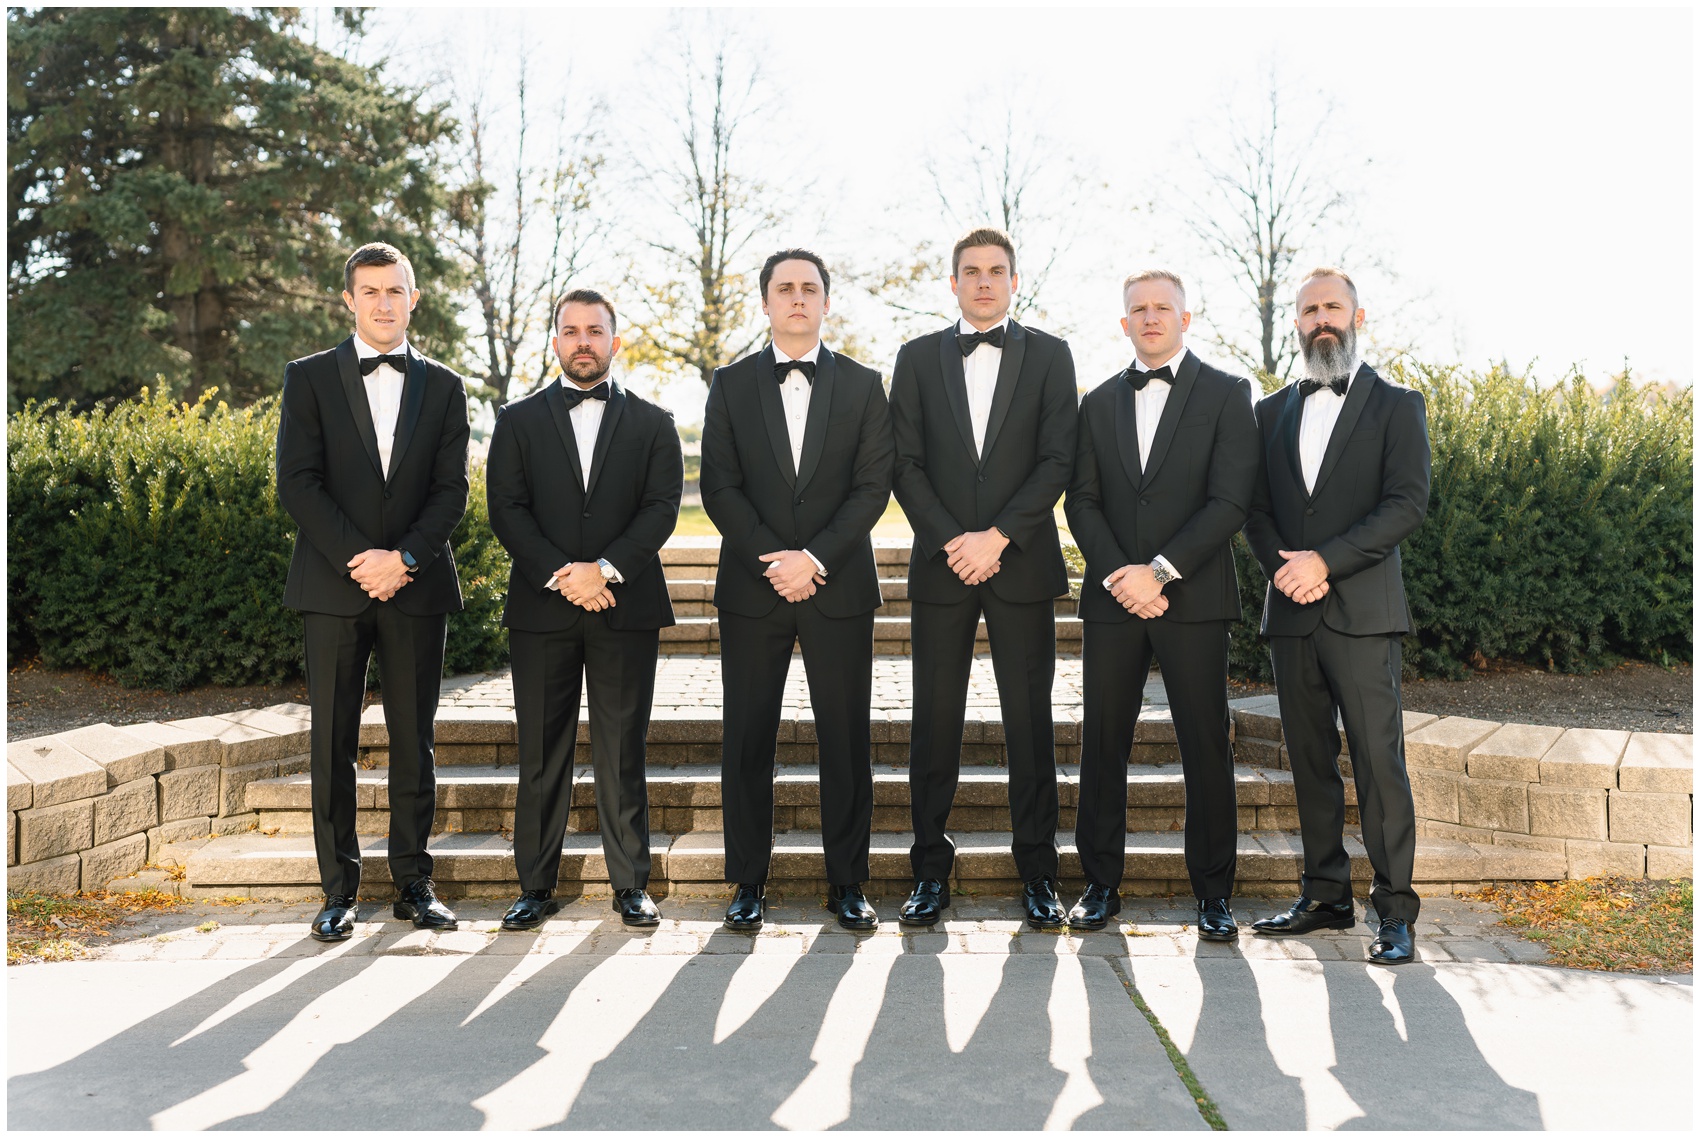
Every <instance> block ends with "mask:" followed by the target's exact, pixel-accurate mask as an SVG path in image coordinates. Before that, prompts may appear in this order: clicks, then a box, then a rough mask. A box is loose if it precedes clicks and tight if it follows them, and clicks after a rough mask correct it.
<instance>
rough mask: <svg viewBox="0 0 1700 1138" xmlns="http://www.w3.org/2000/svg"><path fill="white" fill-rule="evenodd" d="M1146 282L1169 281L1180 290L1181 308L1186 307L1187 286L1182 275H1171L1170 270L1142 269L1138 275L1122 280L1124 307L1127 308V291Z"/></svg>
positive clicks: (1132, 274) (1128, 276) (1131, 275)
mask: <svg viewBox="0 0 1700 1138" xmlns="http://www.w3.org/2000/svg"><path fill="white" fill-rule="evenodd" d="M1146 281H1168V282H1169V283H1170V284H1172V285H1174V286H1175V288H1176V289H1177V290H1179V292H1180V294H1181V307H1182V308H1185V307H1186V285H1184V284H1182V283H1181V278H1180V274H1178V273H1171V272H1170V271H1169V270H1168V269H1141V270H1139V271H1138V272H1137V273H1129V274H1128V275H1127V276H1126V277H1125V278H1124V279H1123V280H1122V307H1124V308H1125V307H1127V290H1128V289H1130V288H1132V287H1133V286H1134V285H1136V284H1143V283H1145V282H1146Z"/></svg>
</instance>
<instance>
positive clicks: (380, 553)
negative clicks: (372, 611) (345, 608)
mask: <svg viewBox="0 0 1700 1138" xmlns="http://www.w3.org/2000/svg"><path fill="white" fill-rule="evenodd" d="M348 575H349V576H350V577H353V578H354V583H355V584H356V585H359V586H360V587H361V588H362V589H364V590H366V595H367V596H369V597H371V598H372V599H373V600H375V601H387V600H389V599H390V598H391V597H393V596H395V595H396V593H397V592H399V591H400V590H401V587H402V586H403V585H405V584H407V583H409V582H410V581H412V580H413V578H412V577H410V576H408V573H407V566H406V565H404V564H403V563H402V560H401V553H400V552H398V551H397V550H394V549H368V550H365V551H364V552H361V553H356V554H355V555H354V556H353V557H352V558H350V559H349V562H348Z"/></svg>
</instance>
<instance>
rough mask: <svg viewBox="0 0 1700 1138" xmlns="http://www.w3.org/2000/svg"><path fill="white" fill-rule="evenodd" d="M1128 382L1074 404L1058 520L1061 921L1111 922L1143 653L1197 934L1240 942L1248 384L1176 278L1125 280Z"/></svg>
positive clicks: (1097, 925)
mask: <svg viewBox="0 0 1700 1138" xmlns="http://www.w3.org/2000/svg"><path fill="white" fill-rule="evenodd" d="M1122 301H1123V307H1124V311H1125V312H1126V313H1127V315H1126V316H1124V317H1122V331H1123V332H1125V333H1126V334H1127V337H1128V338H1129V339H1130V340H1132V341H1133V348H1134V360H1133V363H1131V364H1129V365H1128V367H1127V369H1126V370H1125V371H1121V372H1118V373H1117V374H1115V375H1113V376H1111V377H1110V379H1109V380H1108V381H1107V382H1105V383H1102V384H1100V385H1099V386H1098V387H1097V388H1096V389H1094V390H1093V391H1091V392H1089V393H1088V394H1087V396H1086V398H1085V400H1083V401H1082V402H1081V405H1080V445H1079V448H1078V449H1077V450H1076V451H1075V459H1074V481H1073V483H1072V484H1071V485H1070V486H1069V491H1068V502H1067V505H1066V509H1067V512H1068V524H1069V529H1070V531H1071V532H1072V533H1073V534H1074V539H1075V540H1076V541H1077V542H1079V543H1080V549H1081V552H1083V553H1084V554H1085V555H1086V581H1085V584H1084V585H1083V586H1082V588H1081V593H1080V619H1081V621H1082V622H1083V623H1084V625H1085V628H1084V630H1083V631H1084V634H1085V646H1084V659H1083V661H1082V663H1083V668H1084V676H1083V680H1084V688H1085V691H1084V696H1085V708H1084V712H1085V719H1084V721H1083V722H1082V724H1081V740H1080V743H1081V747H1080V809H1079V813H1078V815H1077V821H1076V825H1075V831H1074V833H1075V844H1076V845H1077V846H1078V847H1079V849H1080V864H1081V866H1082V868H1083V869H1084V870H1085V871H1086V881H1087V884H1086V891H1085V892H1084V893H1083V894H1082V895H1081V898H1080V901H1079V902H1078V903H1077V904H1076V905H1075V906H1074V908H1073V909H1072V910H1071V911H1070V912H1069V924H1070V925H1072V926H1073V927H1075V928H1081V929H1101V928H1103V927H1104V926H1105V925H1106V924H1107V923H1108V921H1109V918H1111V917H1113V916H1115V915H1116V913H1118V912H1120V911H1121V896H1120V894H1119V893H1118V892H1117V889H1118V887H1119V886H1120V884H1121V879H1122V871H1123V868H1124V862H1125V860H1126V858H1125V855H1126V849H1127V760H1128V755H1129V753H1130V752H1131V751H1132V749H1133V732H1134V725H1135V723H1136V722H1137V721H1138V718H1139V707H1140V697H1141V693H1142V692H1143V691H1144V690H1145V680H1146V677H1147V675H1148V674H1149V673H1150V670H1151V661H1152V659H1153V657H1155V659H1156V661H1157V665H1158V666H1159V667H1160V668H1161V669H1162V670H1163V687H1164V690H1165V691H1166V692H1167V693H1168V697H1169V707H1170V709H1171V710H1172V711H1173V713H1174V724H1175V736H1176V739H1177V741H1178V742H1179V744H1180V751H1181V768H1182V772H1183V775H1184V778H1185V780H1186V864H1187V873H1188V875H1189V876H1190V877H1191V878H1192V891H1193V895H1194V897H1196V898H1197V900H1198V935H1199V936H1200V937H1202V938H1204V939H1205V940H1232V939H1233V938H1234V937H1236V936H1238V935H1239V929H1238V927H1237V926H1236V925H1235V924H1234V917H1233V913H1232V911H1231V910H1230V909H1229V905H1228V898H1229V897H1230V896H1231V895H1232V894H1233V891H1234V853H1235V843H1236V838H1237V832H1238V826H1237V824H1236V822H1237V819H1236V817H1235V810H1234V755H1233V749H1232V745H1231V744H1230V742H1229V738H1228V624H1229V622H1230V621H1234V620H1238V619H1239V616H1240V591H1239V582H1238V579H1237V578H1236V576H1235V574H1234V554H1233V550H1232V548H1231V547H1230V546H1229V544H1228V543H1229V541H1230V540H1231V539H1232V538H1233V536H1234V534H1235V533H1237V532H1238V531H1239V528H1240V526H1241V525H1243V524H1244V523H1245V518H1246V511H1247V510H1248V509H1249V508H1250V506H1251V495H1252V487H1253V486H1254V485H1255V484H1256V482H1257V474H1258V465H1259V449H1258V438H1257V423H1256V421H1255V420H1254V419H1253V417H1252V409H1251V383H1250V381H1249V380H1245V379H1241V378H1239V377H1238V376H1232V375H1229V374H1227V373H1226V372H1223V371H1218V370H1217V369H1215V368H1213V367H1211V366H1210V365H1209V364H1207V363H1204V362H1203V361H1202V360H1200V359H1199V358H1198V357H1197V356H1196V355H1194V354H1192V353H1191V352H1189V351H1187V349H1186V346H1185V345H1184V343H1183V342H1182V337H1183V334H1184V333H1185V331H1186V329H1187V326H1188V325H1189V324H1190V323H1191V322H1192V314H1191V313H1190V312H1188V311H1187V310H1186V289H1185V287H1184V286H1183V285H1182V284H1181V280H1180V278H1179V277H1177V276H1175V275H1174V274H1173V273H1169V272H1165V271H1162V270H1151V271H1148V272H1144V273H1135V274H1134V275H1132V276H1130V277H1128V278H1127V280H1126V281H1124V282H1123V284H1122Z"/></svg>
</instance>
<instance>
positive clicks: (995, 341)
mask: <svg viewBox="0 0 1700 1138" xmlns="http://www.w3.org/2000/svg"><path fill="white" fill-rule="evenodd" d="M1003 329H1004V326H1003V325H1002V324H999V325H998V326H997V327H996V328H988V329H986V330H985V331H984V332H958V333H957V334H956V346H957V347H959V348H961V349H962V354H963V355H965V356H971V355H973V354H974V349H975V348H978V347H979V346H980V345H981V344H990V345H991V346H992V347H994V348H997V349H998V350H999V351H1002V350H1003Z"/></svg>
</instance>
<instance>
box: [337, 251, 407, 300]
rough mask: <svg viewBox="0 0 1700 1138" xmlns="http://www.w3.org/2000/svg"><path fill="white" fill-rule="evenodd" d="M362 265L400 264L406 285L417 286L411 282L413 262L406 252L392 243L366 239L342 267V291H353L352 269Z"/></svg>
mask: <svg viewBox="0 0 1700 1138" xmlns="http://www.w3.org/2000/svg"><path fill="white" fill-rule="evenodd" d="M362 265H400V266H401V267H402V269H403V270H404V271H405V272H406V273H407V287H408V288H409V289H414V288H417V287H419V286H418V285H416V284H414V283H413V262H412V261H409V260H408V259H407V254H406V253H403V252H402V251H401V250H400V249H397V248H396V247H395V246H394V245H388V244H385V243H384V242H382V241H368V242H367V243H366V244H364V245H362V246H360V248H358V249H356V250H355V251H354V252H353V253H352V254H351V255H350V256H349V258H348V263H347V264H345V265H343V267H342V288H343V291H344V292H353V291H354V270H355V269H358V268H360V267H361V266H362Z"/></svg>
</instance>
